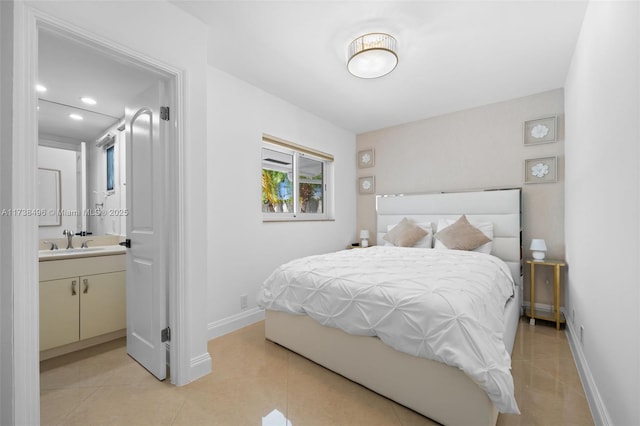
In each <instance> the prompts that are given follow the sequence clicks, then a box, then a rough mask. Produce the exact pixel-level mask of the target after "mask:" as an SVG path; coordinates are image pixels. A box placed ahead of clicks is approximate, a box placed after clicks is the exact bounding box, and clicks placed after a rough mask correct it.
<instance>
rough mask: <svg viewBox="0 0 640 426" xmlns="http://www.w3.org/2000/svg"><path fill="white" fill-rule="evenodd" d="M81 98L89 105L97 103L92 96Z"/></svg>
mask: <svg viewBox="0 0 640 426" xmlns="http://www.w3.org/2000/svg"><path fill="white" fill-rule="evenodd" d="M80 100H81V101H82V102H84V103H85V104H87V105H95V104H96V103H97V102H96V100H95V99H93V98H90V97H88V96H83V97H81V98H80Z"/></svg>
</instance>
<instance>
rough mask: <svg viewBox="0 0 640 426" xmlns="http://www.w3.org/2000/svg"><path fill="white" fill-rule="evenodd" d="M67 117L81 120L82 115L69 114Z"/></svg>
mask: <svg viewBox="0 0 640 426" xmlns="http://www.w3.org/2000/svg"><path fill="white" fill-rule="evenodd" d="M69 118H70V119H72V120H77V121H80V120H83V118H82V116H81V115H80V114H69Z"/></svg>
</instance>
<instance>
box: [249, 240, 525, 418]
mask: <svg viewBox="0 0 640 426" xmlns="http://www.w3.org/2000/svg"><path fill="white" fill-rule="evenodd" d="M513 294H514V284H513V280H512V278H511V273H510V271H509V268H508V267H507V266H506V264H505V263H504V262H503V261H502V260H500V259H498V258H497V257H494V256H491V255H488V254H483V253H476V252H466V251H458V250H428V249H415V248H400V247H380V246H377V247H371V248H368V249H359V250H345V251H341V252H336V253H329V254H326V255H318V256H309V257H305V258H302V259H297V260H294V261H291V262H289V263H286V264H284V265H282V266H280V267H278V268H277V269H276V270H275V271H274V272H273V273H272V274H271V276H269V278H267V280H266V281H265V283H264V285H263V287H262V291H261V294H260V304H261V306H262V307H264V308H266V309H271V310H277V311H284V312H289V313H293V314H300V315H308V316H310V317H311V318H313V319H314V320H316V321H318V322H319V323H321V324H323V325H325V326H330V327H337V328H340V329H342V330H344V331H345V332H347V333H351V334H356V335H365V336H378V337H379V338H380V339H381V340H382V341H383V342H384V343H386V344H387V345H389V346H391V347H393V348H394V349H396V350H398V351H401V352H405V353H408V354H410V355H413V356H419V357H424V358H429V359H434V360H437V361H440V362H443V363H446V364H448V365H452V366H456V367H458V368H460V369H461V370H463V371H464V372H465V373H466V374H467V375H468V376H469V377H471V378H472V379H473V380H474V381H475V382H476V383H477V384H478V385H479V386H480V387H481V388H483V389H484V390H485V391H486V392H487V394H488V396H489V398H490V399H491V400H492V401H493V403H494V404H495V405H496V407H497V408H498V410H499V411H500V412H504V413H518V412H519V411H518V407H517V404H516V401H515V398H514V393H513V378H512V376H511V372H510V365H511V358H510V356H509V353H508V351H507V349H506V348H505V345H504V342H503V334H504V325H503V324H504V321H503V314H504V306H505V303H506V301H507V300H508V299H509V298H510V297H512V295H513Z"/></svg>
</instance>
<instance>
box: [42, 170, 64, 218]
mask: <svg viewBox="0 0 640 426" xmlns="http://www.w3.org/2000/svg"><path fill="white" fill-rule="evenodd" d="M38 212H39V213H38V219H39V225H40V226H60V225H61V224H62V221H61V216H60V215H59V214H58V213H59V212H60V170H53V169H43V168H39V169H38Z"/></svg>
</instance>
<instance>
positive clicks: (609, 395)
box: [565, 2, 640, 425]
mask: <svg viewBox="0 0 640 426" xmlns="http://www.w3.org/2000/svg"><path fill="white" fill-rule="evenodd" d="M639 22H640V10H639V4H638V3H637V2H591V3H590V4H589V7H588V9H587V13H586V16H585V20H584V24H583V27H582V32H581V34H580V38H579V40H578V43H577V46H576V50H575V53H574V57H573V60H572V63H571V68H570V72H569V74H568V76H567V80H566V85H565V91H566V115H567V124H566V156H567V163H566V198H565V205H566V214H565V227H566V245H567V261H568V265H569V279H568V286H567V290H566V292H567V301H568V305H567V311H568V313H569V316H570V317H571V316H572V312H575V322H574V321H571V320H570V321H569V324H568V325H569V331H570V333H569V335H570V339H571V341H572V342H573V344H574V346H575V353H576V354H577V361H578V363H579V368H580V369H581V370H582V373H583V374H582V376H583V382H584V383H585V384H586V385H587V388H586V391H587V396H588V398H589V400H590V405H591V408H592V411H593V413H594V417H595V420H596V424H615V425H632V424H638V421H639V420H640V404H638V401H640V315H639V310H638V304H639V303H640V279H639V273H640V267H639V264H640V247H639V243H638V242H639V240H640V238H639V237H640V225H639V222H640V220H639V218H640V206H639V200H640V173H639V170H640V151H639V145H640V142H639V141H640V129H639V122H640V106H639V99H640V84H639V81H638V79H639V76H640V63H639V55H640V52H639V50H640V41H639V33H638V23H639ZM580 326H584V341H583V343H582V344H581V343H580V342H579V338H578V337H577V335H578V333H579V327H580Z"/></svg>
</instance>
